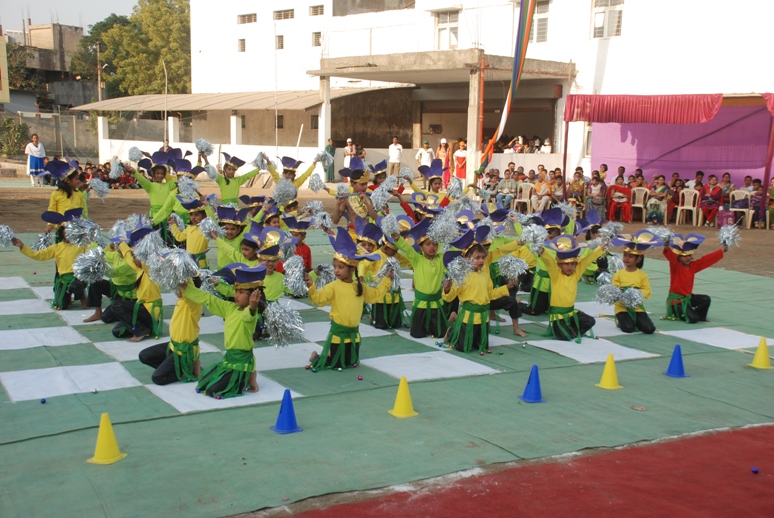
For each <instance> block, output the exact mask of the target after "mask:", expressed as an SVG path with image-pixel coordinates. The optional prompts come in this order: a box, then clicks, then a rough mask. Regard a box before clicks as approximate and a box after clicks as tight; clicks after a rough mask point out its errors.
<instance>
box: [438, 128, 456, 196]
mask: <svg viewBox="0 0 774 518" xmlns="http://www.w3.org/2000/svg"><path fill="white" fill-rule="evenodd" d="M435 157H436V158H438V159H440V160H441V163H442V164H443V167H444V169H443V186H444V188H445V187H447V186H448V185H449V180H451V169H452V168H451V163H450V162H451V151H449V143H448V142H447V141H446V139H445V138H442V139H441V143H440V144H438V150H437V151H436V152H435Z"/></svg>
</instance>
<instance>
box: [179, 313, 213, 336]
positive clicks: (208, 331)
mask: <svg viewBox="0 0 774 518" xmlns="http://www.w3.org/2000/svg"><path fill="white" fill-rule="evenodd" d="M164 322H166V324H167V326H169V324H170V322H172V319H171V318H167V319H165V320H164ZM223 329H224V322H223V319H222V318H220V317H219V316H215V315H212V316H209V317H201V318H200V319H199V334H200V335H213V334H216V333H222V332H223Z"/></svg>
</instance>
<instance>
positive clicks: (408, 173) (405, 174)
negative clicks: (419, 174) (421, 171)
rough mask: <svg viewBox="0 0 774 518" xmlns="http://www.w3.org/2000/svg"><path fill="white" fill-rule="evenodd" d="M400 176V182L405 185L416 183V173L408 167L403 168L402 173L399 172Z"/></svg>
mask: <svg viewBox="0 0 774 518" xmlns="http://www.w3.org/2000/svg"><path fill="white" fill-rule="evenodd" d="M398 176H400V181H401V182H403V183H405V184H410V183H411V182H413V181H414V172H413V171H412V170H411V169H409V168H408V167H401V168H400V171H398Z"/></svg>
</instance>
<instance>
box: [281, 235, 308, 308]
mask: <svg viewBox="0 0 774 518" xmlns="http://www.w3.org/2000/svg"><path fill="white" fill-rule="evenodd" d="M294 248H295V247H294ZM282 269H283V273H284V275H285V279H284V280H283V282H284V284H285V287H286V288H287V289H288V291H290V293H292V294H293V295H295V296H296V297H306V294H307V287H306V282H304V273H306V272H304V258H303V257H301V256H300V255H294V256H293V257H291V258H290V259H288V260H287V261H285V263H284V264H283V265H282Z"/></svg>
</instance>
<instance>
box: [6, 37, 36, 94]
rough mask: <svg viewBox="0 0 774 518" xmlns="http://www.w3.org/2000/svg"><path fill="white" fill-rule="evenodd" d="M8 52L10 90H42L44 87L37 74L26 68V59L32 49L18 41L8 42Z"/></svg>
mask: <svg viewBox="0 0 774 518" xmlns="http://www.w3.org/2000/svg"><path fill="white" fill-rule="evenodd" d="M6 50H7V52H8V87H9V88H11V89H12V90H43V89H44V87H43V85H42V84H41V82H40V80H38V78H37V76H35V74H34V73H32V72H31V71H30V69H29V68H27V60H29V59H32V58H33V57H34V54H33V53H32V50H30V49H29V48H27V47H23V46H21V45H19V44H18V43H9V44H8V46H7V47H6Z"/></svg>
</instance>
